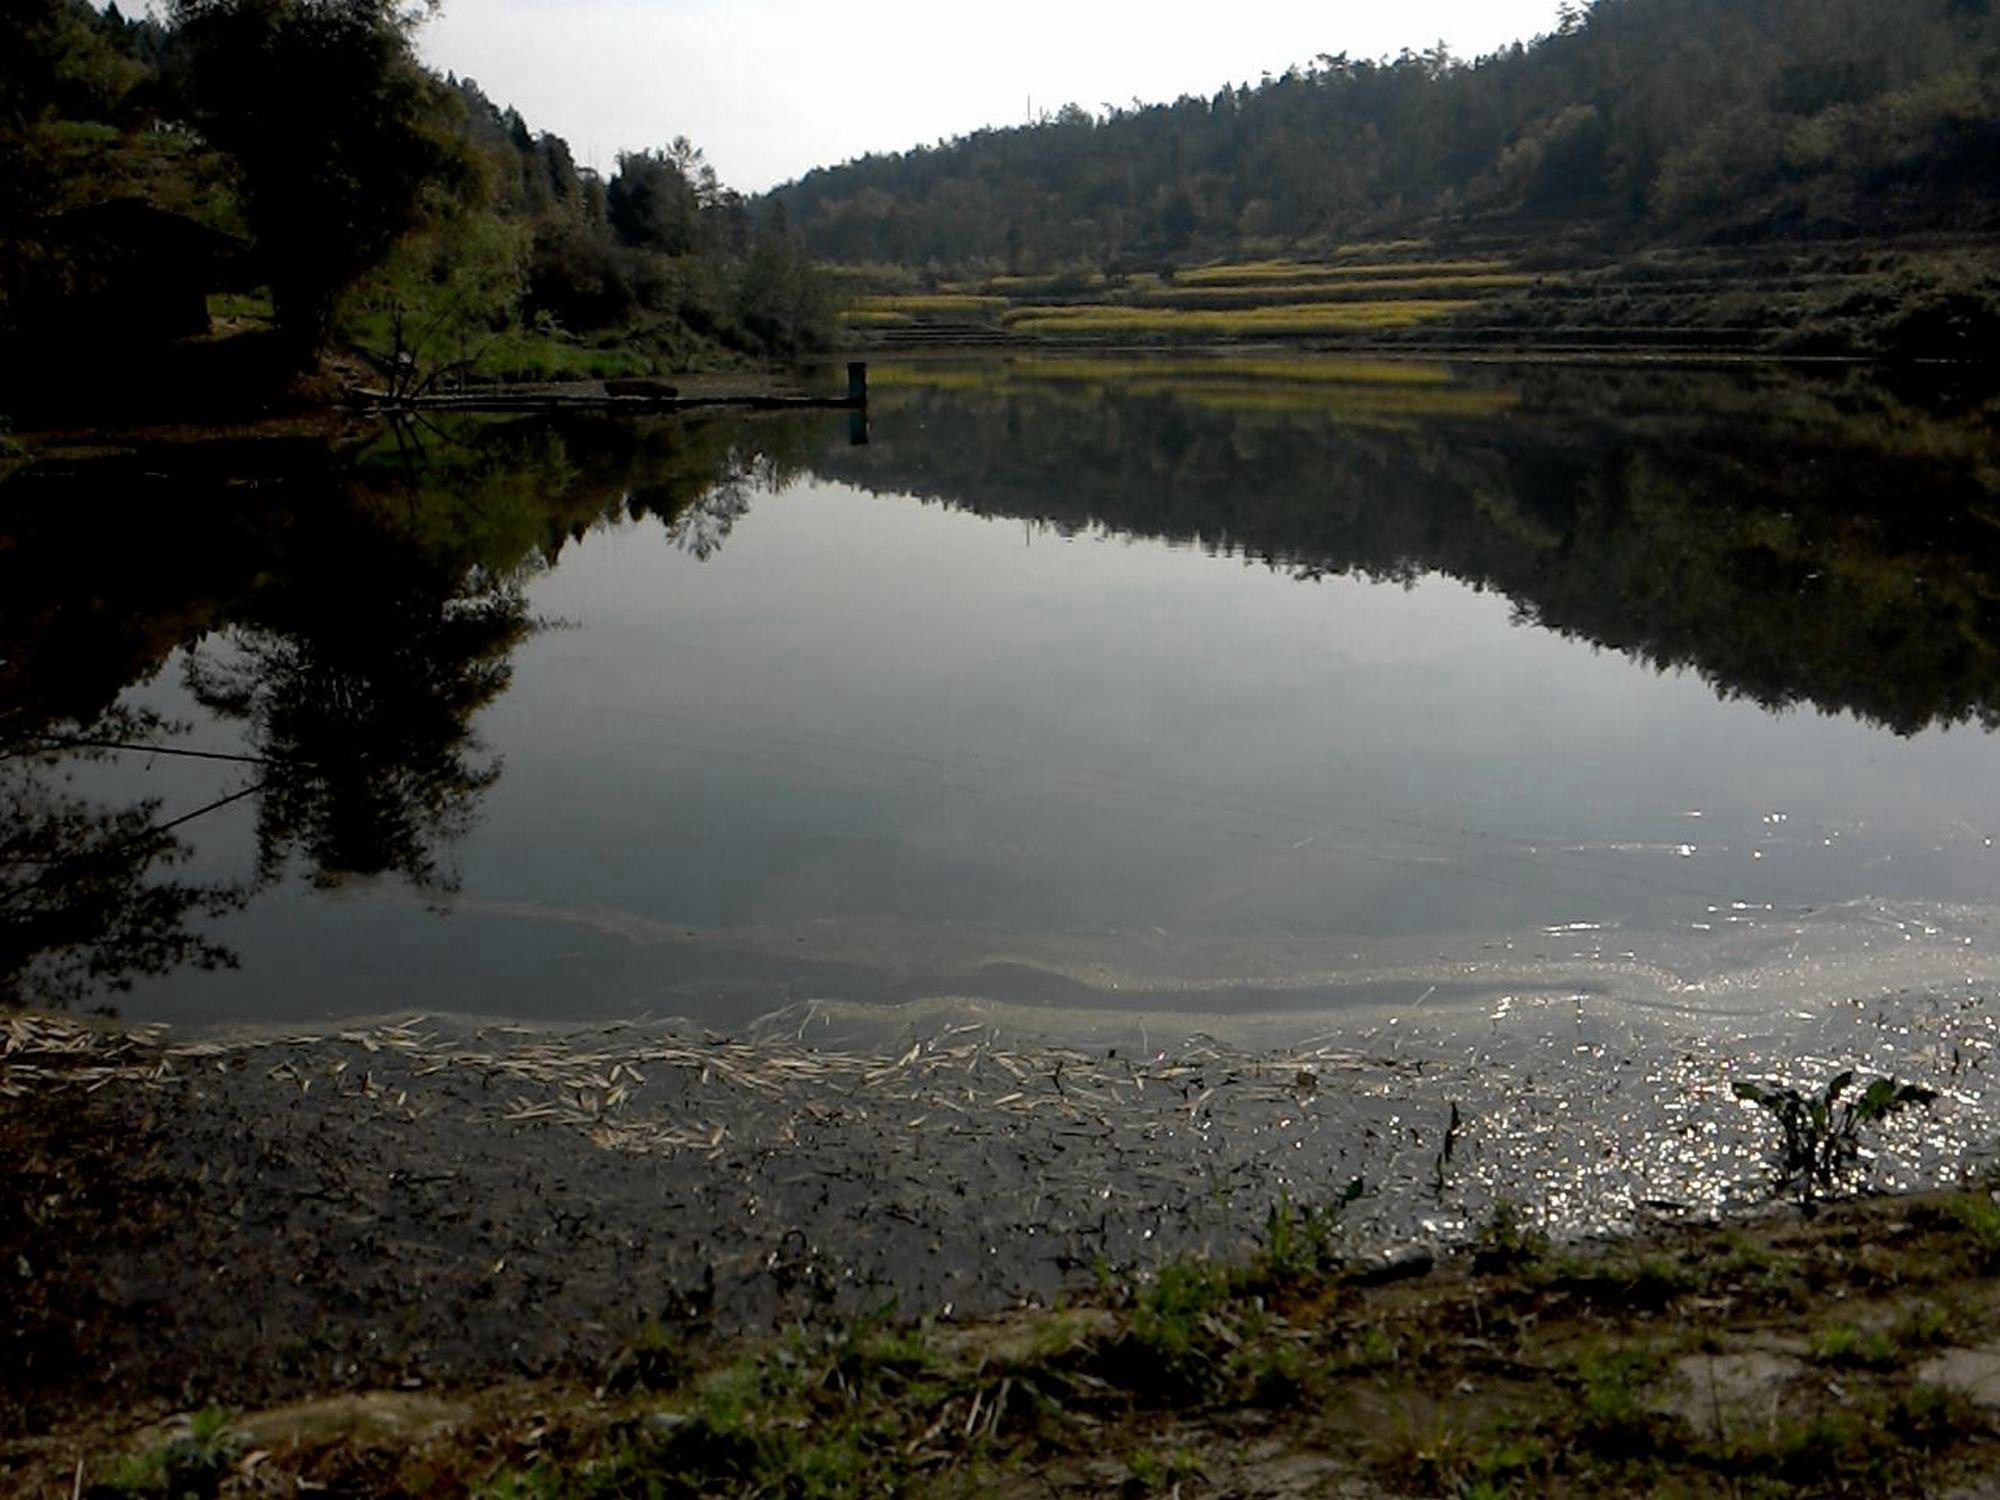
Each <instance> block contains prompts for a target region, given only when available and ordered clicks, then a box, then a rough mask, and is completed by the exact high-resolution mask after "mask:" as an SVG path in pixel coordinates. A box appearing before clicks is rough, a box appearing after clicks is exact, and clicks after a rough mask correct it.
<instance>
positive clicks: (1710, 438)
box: [816, 365, 2000, 734]
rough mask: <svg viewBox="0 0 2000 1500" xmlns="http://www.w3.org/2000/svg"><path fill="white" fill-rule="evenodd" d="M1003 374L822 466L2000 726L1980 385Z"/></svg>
mask: <svg viewBox="0 0 2000 1500" xmlns="http://www.w3.org/2000/svg"><path fill="white" fill-rule="evenodd" d="M1226 368H1227V367H1226V366H1222V365H1216V366H1211V369H1212V370H1216V371H1221V370H1226ZM991 369H992V371H993V372H994V373H993V374H992V375H991V377H990V378H984V377H982V378H979V379H975V380H973V381H972V382H970V383H971V385H972V387H973V388H972V389H970V390H967V389H965V388H964V387H965V385H966V384H967V382H965V381H959V382H956V386H957V388H954V389H951V390H949V391H937V390H927V389H925V388H923V387H918V388H916V389H913V390H911V391H908V392H895V393H885V394H884V395H883V396H882V397H881V398H879V399H878V403H877V417H878V422H877V438H878V441H877V442H876V443H875V445H874V446H872V447H869V448H857V449H844V448H835V447H831V446H829V447H827V448H825V449H823V450H822V452H821V454H820V456H819V458H818V459H817V460H816V467H817V468H818V469H819V471H820V472H822V473H824V474H827V475H829V476H830V477H834V478H838V479H843V480H847V481H850V482H854V483H858V484H862V485H864V486H868V487H871V488H875V489H879V490H885V491H902V492H908V493H914V494H917V495H920V496H924V497H927V498H933V499H937V500H940V501H943V502H945V503H948V504H951V505H954V506H957V507H961V508H964V509H968V510H971V511H975V512H978V513H981V514H990V515H1004V516H1010V517H1022V518H1027V519H1029V520H1032V521H1034V522H1037V523H1040V524H1046V525H1048V526H1050V527H1052V528H1055V529H1057V530H1061V531H1078V530H1084V529H1088V528H1092V527H1104V528H1108V529H1110V530H1113V531H1117V532H1120V533H1124V534H1130V535H1138V536H1146V537H1154V538H1160V539H1164V540H1170V541H1174V542H1179V543H1184V544H1194V545H1199V546H1202V547H1204V548H1207V549H1209V550H1211V551H1215V552H1219V553H1229V554H1233V555H1238V556H1241V557H1244V558H1248V559H1254V560H1258V561H1261V562H1265V563H1267V564H1269V565H1270V566H1272V567H1276V568H1281V569H1284V570H1287V571H1290V572H1293V573H1296V574H1298V575H1300V576H1302V577H1323V576H1327V575H1334V574H1347V573H1354V574H1359V575H1362V576H1366V577H1371V578H1381V579H1392V580H1404V579H1409V578H1412V577H1416V576H1419V575H1421V574H1424V573H1429V572H1441V573H1446V574H1449V575H1451V576H1454V577H1457V578H1459V579H1462V580H1464V581H1466V582H1469V583H1472V584H1474V585H1476V586H1478V587H1481V588H1488V589H1493V590H1496V591H1498V592H1500V593H1503V594H1505V595H1506V596H1507V597H1508V598H1510V599H1512V600H1513V601H1514V603H1515V604H1516V606H1517V607H1518V609H1519V612H1520V615H1521V617H1522V618H1523V619H1524V620H1525V621H1527V622H1530V623H1533V624H1536V625H1540V626H1542V627H1545V628H1548V629H1551V630H1556V631H1559V632H1562V633H1564V634H1568V635H1573V636H1576V637H1578V638H1580V639H1584V640H1588V641H1590V642H1592V643H1594V644H1597V645H1602V646H1608V647H1611V648H1613V649H1616V650H1619V651H1623V652H1626V653H1629V654H1630V655H1632V656H1634V657H1636V658H1638V659H1640V660H1642V661H1645V662H1647V663H1649V664H1652V665H1654V666H1657V667H1661V668H1682V667H1685V668H1691V669H1693V670H1695V671H1697V672H1698V673H1700V674H1701V676H1702V677H1703V678H1704V679H1705V680H1707V681H1708V682H1709V683H1710V684H1711V685H1712V686H1713V687H1714V688H1715V690H1716V691H1717V692H1718V693H1721V694H1723V695H1724V696H1731V697H1743V698H1747V699H1750V700H1753V701H1755V702H1757V703H1759V704H1761V705H1763V706H1765V707H1766V708H1769V709H1773V710H1777V709H1783V708H1788V707H1792V706H1795V705H1800V704H1807V703H1810V704H1813V705H1816V706H1817V707H1819V708H1821V709H1823V710H1826V711H1829V712H1838V711H1849V712H1853V713H1855V714H1857V715H1859V716H1860V717H1862V718H1864V719H1868V720H1871V721H1874V722H1877V723H1880V724H1883V725H1885V726H1887V727H1889V728H1892V729H1894V730H1896V731H1897V732H1899V733H1906V734H1907V733H1913V732H1915V731H1917V730H1919V729H1922V728H1924V727H1926V726H1929V725H1933V724H1950V723H1960V722H1968V721H1969V722H1975V723H1979V724H1983V725H1985V726H1987V727H1993V726H1995V725H2000V526H1996V524H1995V519H1994V518H1995V517H1996V516H2000V440H1996V439H1995V437H1994V436H1993V433H1994V421H1993V418H1994V416H1995V412H1994V411H1993V410H1992V409H1991V408H1990V407H1988V406H1986V405H1983V404H1981V403H1979V402H1974V403H1972V404H1971V405H1970V406H1967V405H1966V404H1965V403H1963V402H1960V403H1957V404H1956V406H1955V407H1954V408H1953V409H1951V410H1950V411H1949V413H1948V414H1945V413H1943V412H1940V411H1927V410H1925V409H1924V408H1923V407H1921V406H1919V405H1917V404H1914V403H1912V402H1909V401H1905V400H1901V399H1897V398H1894V397H1891V396H1889V395H1888V394H1886V393H1885V392H1883V391H1882V390H1880V389H1879V388H1877V387H1873V386H1870V385H1868V384H1866V383H1864V382H1862V381H1860V380H1858V379H1857V380H1854V381H1851V382H1848V383H1844V384H1843V383H1824V382H1822V383H1807V382H1795V381H1771V380H1764V381H1761V382H1752V381H1750V380H1747V379H1745V378H1741V377H1690V376H1672V375H1660V374H1644V373H1632V372H1624V373H1620V372H1615V371H1609V370H1600V371H1591V372H1588V373H1587V374H1583V375H1569V376H1565V375H1562V374H1559V373H1547V374H1543V375H1539V376H1531V377H1522V376H1520V375H1518V374H1514V375H1509V376H1508V377H1506V378H1505V380H1504V381H1502V380H1499V379H1496V378H1492V377H1489V378H1486V379H1484V380H1480V379H1477V378H1475V379H1471V380H1463V381H1459V382H1456V383H1454V384H1452V385H1450V386H1438V387H1431V388H1426V387H1423V386H1420V385H1414V384H1411V385H1408V386H1402V387H1387V388H1369V387H1365V386H1355V387H1351V388H1346V389H1343V388H1342V387H1340V386H1338V385H1331V386H1330V385H1327V384H1324V383H1322V384H1319V385H1316V386H1307V385H1303V384H1292V385H1288V384H1287V383H1286V382H1285V381H1284V380H1283V379H1281V378H1278V379H1269V378H1267V379H1263V380H1259V381H1256V382H1250V381H1245V380H1240V379H1235V380H1233V379H1231V378H1229V377H1227V376H1226V375H1223V374H1208V375H1195V376H1182V377H1181V378H1179V379H1178V380H1177V381H1176V382H1171V383H1169V382H1161V381H1157V380H1156V381H1151V382H1147V381H1143V380H1136V381H1135V380H1133V379H1129V378H1123V379H1121V378H1112V377H1111V376H1109V375H1106V376H1101V377H1098V378H1092V379H1079V378H1076V377H1075V376H1071V377H1068V378H1064V377H1062V376H1061V375H1060V374H1058V373H1055V372H1053V371H1039V372H1037V371H1030V372H1028V373H1026V374H1018V373H1017V374H1014V375H1008V374H1007V373H1006V372H1005V367H999V366H995V367H991ZM1084 369H1085V370H1086V371H1087V370H1088V369H1089V367H1084ZM1114 373H1115V372H1114ZM903 433H908V434H911V436H910V437H909V439H907V440H904V439H902V438H901V437H900V436H899V435H900V434H903Z"/></svg>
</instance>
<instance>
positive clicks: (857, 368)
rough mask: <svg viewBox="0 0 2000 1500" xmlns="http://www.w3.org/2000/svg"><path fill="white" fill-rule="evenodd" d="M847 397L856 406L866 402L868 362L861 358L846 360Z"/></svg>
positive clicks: (863, 404)
mask: <svg viewBox="0 0 2000 1500" xmlns="http://www.w3.org/2000/svg"><path fill="white" fill-rule="evenodd" d="M847 399H848V400H849V401H851V402H853V403H854V404H855V405H856V406H866V405H867V404H868V362H867V361H866V360H862V359H854V360H849V361H848V362H847Z"/></svg>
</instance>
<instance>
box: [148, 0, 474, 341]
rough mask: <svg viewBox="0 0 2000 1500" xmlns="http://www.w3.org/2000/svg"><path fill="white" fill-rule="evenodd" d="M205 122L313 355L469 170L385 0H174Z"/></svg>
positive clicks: (404, 13)
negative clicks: (378, 270) (372, 273)
mask: <svg viewBox="0 0 2000 1500" xmlns="http://www.w3.org/2000/svg"><path fill="white" fill-rule="evenodd" d="M173 13H174V19H175V20H176V22H177V23H178V25H179V27H180V36H181V41H182V44H183V49H184V50H183V56H184V58H185V72H184V74H183V77H182V86H183V88H184V90H185V95H184V98H185V104H186V108H187V112H188V114H189V116H190V118H191V119H192V121H193V123H194V124H195V125H196V126H197V127H198V128H199V129H200V130H201V132H202V133H203V135H204V136H206V137H207V139H208V140H209V142H210V143H211V144H212V145H214V146H216V147H217V148H219V149H220V150H222V151H224V152H226V153H227V154H228V155H229V156H230V158H231V159H232V160H233V161H234V162H235V164H236V168H237V172H238V176H239V184H240V190H241V194H242V201H243V211H244V216H245V218H246V219H247V220H248V222H249V226H250V229H251V232H252V234H253V235H254V236H255V237H256V241H257V247H258V253H259V255H260V257H261V259H262V262H263V265H264V268H265V272H266V276H267V278H268V280H269V282H270V286H271V296H272V300H273V303H274V304H275V308H276V313H277V319H278V323H279V326H280V327H281V328H282V329H283V330H284V331H285V333H286V334H287V335H288V336H289V338H290V339H291V341H292V342H293V345H294V348H295V351H296V353H297V354H298V356H299V357H300V358H301V359H309V358H311V357H312V356H314V355H316V354H317V353H318V351H319V349H320V347H321V346H322V345H323V344H324V342H325V339H326V336H327V333H328V331H329V329H330V328H331V326H332V323H333V318H334V313H335V310H336V308H337V306H338V304H339V300H340V296H341V293H342V292H344V291H345V290H346V289H347V288H348V287H349V286H351V285H352V284H353V283H354V282H355V280H356V279H357V278H359V277H360V276H361V275H362V274H363V273H364V272H366V271H368V270H370V269H371V268H373V267H374V266H376V265H377V264H379V263H380V262H381V260H382V258H383V257H384V256H385V255H387V254H388V252H389V250H390V248H391V247H392V246H393V245H394V244H395V243H396V241H397V240H398V239H399V238H400V237H401V236H402V235H403V234H405V233H406V232H407V231H408V230H409V229H410V228H411V227H412V226H413V225H414V224H415V223H416V222H417V220H418V219H419V217H420V216H421V213H422V210H423V207H424V204H425V201H426V199H427V197H428V196H429V195H431V194H432V193H433V192H434V191H437V190H441V189H447V188H449V187H451V186H452V185H454V183H455V182H456V181H457V180H459V179H461V178H462V177H463V175H464V174H465V173H466V172H467V171H468V168H467V167H466V165H465V163H464V159H463V156H462V154H461V152H460V150H459V148H458V147H457V146H456V145H455V144H454V136H453V134H452V132H451V131H450V130H449V129H448V128H447V124H446V122H447V120H448V118H449V107H450V106H449V103H448V97H447V95H446V93H445V91H444V88H443V86H442V85H441V84H440V83H439V82H438V81H437V80H436V79H435V78H434V77H432V76H431V75H430V74H429V73H428V72H426V71H425V69H424V68H423V66H422V64H421V63H419V62H418V61H417V58H416V54H415V52H414V50H413V48H412V46H411V32H412V30H413V29H414V27H415V25H416V24H417V22H418V21H419V20H421V19H422V17H423V14H424V13H423V12H419V11H409V10H403V9H399V8H398V7H397V6H396V5H394V4H392V3H388V0H174V6H173Z"/></svg>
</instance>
